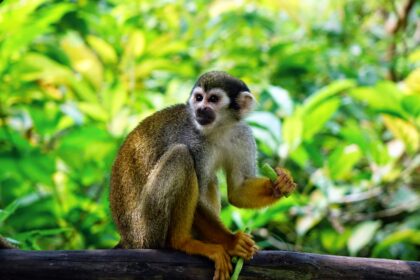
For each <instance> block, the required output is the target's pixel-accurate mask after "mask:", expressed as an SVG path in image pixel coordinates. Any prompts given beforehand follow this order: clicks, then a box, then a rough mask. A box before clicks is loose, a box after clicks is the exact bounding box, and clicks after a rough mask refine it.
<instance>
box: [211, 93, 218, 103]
mask: <svg viewBox="0 0 420 280" xmlns="http://www.w3.org/2000/svg"><path fill="white" fill-rule="evenodd" d="M217 101H219V96H217V95H212V96H210V98H209V102H212V103H216V102H217Z"/></svg>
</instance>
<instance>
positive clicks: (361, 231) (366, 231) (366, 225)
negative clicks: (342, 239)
mask: <svg viewBox="0 0 420 280" xmlns="http://www.w3.org/2000/svg"><path fill="white" fill-rule="evenodd" d="M380 226H381V222H379V221H366V222H363V223H361V224H358V225H357V226H356V227H355V228H354V230H353V233H352V234H351V236H350V238H349V240H348V242H347V248H348V249H349V252H350V255H352V256H356V255H357V253H358V252H359V251H360V250H361V249H362V248H363V247H364V246H366V245H368V244H369V242H371V240H372V239H373V237H374V236H375V233H376V231H377V230H378V229H379V227H380Z"/></svg>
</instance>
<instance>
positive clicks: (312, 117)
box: [303, 98, 340, 140]
mask: <svg viewBox="0 0 420 280" xmlns="http://www.w3.org/2000/svg"><path fill="white" fill-rule="evenodd" d="M339 106H340V100H339V99H338V98H332V99H329V100H328V101H324V102H322V103H320V104H318V106H317V107H316V108H312V110H310V111H306V112H305V113H304V114H303V138H304V139H305V140H309V139H311V138H312V137H313V135H314V134H315V133H317V132H318V131H319V130H321V129H322V128H323V127H324V125H325V123H326V122H327V121H328V120H329V119H330V118H331V117H332V115H333V114H334V113H335V112H336V111H337V109H338V107H339Z"/></svg>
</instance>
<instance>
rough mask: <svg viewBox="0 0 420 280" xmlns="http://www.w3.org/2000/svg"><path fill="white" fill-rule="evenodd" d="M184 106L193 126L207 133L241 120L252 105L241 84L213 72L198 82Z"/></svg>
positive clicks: (251, 100)
mask: <svg viewBox="0 0 420 280" xmlns="http://www.w3.org/2000/svg"><path fill="white" fill-rule="evenodd" d="M188 103H189V106H190V108H191V111H192V113H193V117H194V120H195V122H196V125H197V126H198V127H199V128H202V129H204V130H206V131H208V130H209V129H211V128H213V127H216V126H217V127H219V125H224V124H230V123H233V122H237V121H239V120H241V119H242V118H243V117H244V116H245V115H246V114H247V113H248V112H249V111H251V110H252V108H253V105H254V103H255V102H254V97H253V96H252V94H251V93H250V92H249V89H248V87H247V86H246V85H245V83H244V82H242V81H241V80H239V79H236V78H234V77H232V76H230V75H228V74H227V73H225V72H217V71H215V72H208V73H206V74H204V75H202V76H201V77H200V78H199V79H198V81H197V83H196V84H195V86H194V88H193V90H192V92H191V96H190V99H189V102H188Z"/></svg>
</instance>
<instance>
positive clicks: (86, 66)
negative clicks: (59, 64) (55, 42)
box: [60, 33, 103, 90]
mask: <svg viewBox="0 0 420 280" xmlns="http://www.w3.org/2000/svg"><path fill="white" fill-rule="evenodd" d="M60 45H61V47H62V48H63V50H64V51H65V53H66V54H67V55H68V57H69V59H70V63H71V65H72V66H73V67H74V69H75V70H76V71H78V72H80V74H82V75H83V76H84V77H85V78H86V79H87V80H88V81H89V82H90V83H91V85H93V86H94V87H95V89H96V90H99V89H100V87H101V85H102V83H103V67H102V64H101V63H100V61H99V60H98V58H97V56H96V55H95V54H94V53H93V51H92V50H91V49H89V48H88V47H87V46H86V44H85V43H84V42H83V40H82V39H81V38H80V37H79V36H78V35H77V34H76V33H69V34H67V36H65V37H64V38H63V39H62V40H61V42H60Z"/></svg>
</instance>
